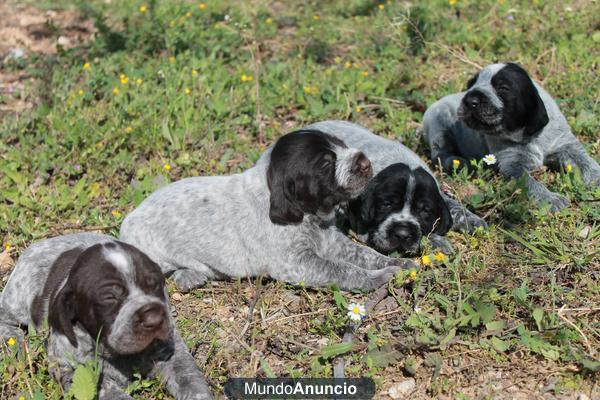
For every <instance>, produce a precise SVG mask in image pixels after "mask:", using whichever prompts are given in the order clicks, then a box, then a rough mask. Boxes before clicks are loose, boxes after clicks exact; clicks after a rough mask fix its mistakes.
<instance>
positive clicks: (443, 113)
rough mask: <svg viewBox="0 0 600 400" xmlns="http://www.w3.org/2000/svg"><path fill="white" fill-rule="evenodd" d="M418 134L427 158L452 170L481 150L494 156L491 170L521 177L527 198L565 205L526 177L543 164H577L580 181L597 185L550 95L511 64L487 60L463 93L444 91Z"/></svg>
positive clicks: (597, 174) (593, 166)
mask: <svg viewBox="0 0 600 400" xmlns="http://www.w3.org/2000/svg"><path fill="white" fill-rule="evenodd" d="M423 123H424V127H423V137H424V140H425V142H426V143H427V145H428V146H429V148H430V150H431V159H432V161H433V162H434V163H435V164H437V163H438V162H439V163H441V164H442V166H443V167H444V169H445V170H447V171H451V170H452V168H453V166H452V160H454V159H457V160H459V161H460V162H461V164H462V165H467V166H468V164H469V162H468V160H471V159H481V158H482V157H483V156H485V155H486V154H490V153H491V154H494V155H495V156H496V158H497V163H496V165H495V168H496V169H497V170H498V171H499V172H500V173H501V174H502V175H503V176H505V177H506V178H514V179H518V178H521V177H524V179H525V184H526V187H527V189H528V193H529V197H530V198H531V199H532V200H534V201H535V202H537V203H549V204H550V207H551V210H559V209H561V208H563V207H566V206H567V205H568V204H569V201H568V199H567V198H566V197H564V196H562V195H560V194H557V193H553V192H551V191H549V190H548V188H546V187H545V186H544V185H543V184H542V183H540V182H538V181H536V180H535V179H534V178H533V177H531V175H530V171H533V170H536V169H539V168H540V167H542V166H543V165H547V166H549V167H552V168H554V169H560V168H564V167H565V166H566V165H567V164H570V165H572V166H573V167H577V168H579V170H580V171H581V175H582V177H583V180H584V181H585V182H586V183H588V184H590V185H594V186H598V185H599V184H600V167H599V166H598V163H597V162H596V161H595V160H594V159H593V158H592V157H590V156H589V155H588V154H587V153H586V152H585V149H584V147H583V145H582V144H581V143H580V142H579V141H578V140H577V138H576V137H575V136H574V135H573V133H572V132H571V129H570V127H569V125H568V124H567V120H566V119H565V117H564V115H563V114H562V113H561V111H560V109H559V108H558V105H557V104H556V102H555V101H554V99H552V97H551V96H550V95H549V94H548V93H547V92H546V91H545V90H544V89H543V88H542V87H541V86H540V85H539V84H538V83H536V82H534V81H533V80H531V78H530V77H529V76H528V75H527V72H526V71H525V70H523V69H522V68H521V67H520V66H518V65H516V64H512V63H506V64H492V65H489V66H487V67H485V68H483V69H482V70H481V71H479V73H478V74H476V75H475V76H474V77H473V78H472V79H471V80H470V81H469V83H468V85H467V90H466V91H465V92H460V93H455V94H451V95H448V96H446V97H444V98H442V99H441V100H438V101H437V102H435V103H434V104H433V105H431V107H429V108H428V109H427V111H426V112H425V116H424V119H423Z"/></svg>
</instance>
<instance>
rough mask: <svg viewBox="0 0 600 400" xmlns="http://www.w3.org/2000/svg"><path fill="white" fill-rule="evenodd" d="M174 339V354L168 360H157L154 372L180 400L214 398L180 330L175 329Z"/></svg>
mask: <svg viewBox="0 0 600 400" xmlns="http://www.w3.org/2000/svg"><path fill="white" fill-rule="evenodd" d="M173 341H174V344H175V351H174V353H173V355H172V356H171V357H170V358H169V359H168V360H166V361H159V362H157V363H156V364H155V367H154V371H153V374H154V375H158V376H159V377H160V379H161V381H162V382H163V383H164V384H165V386H166V387H167V390H168V391H169V393H171V394H172V395H173V397H175V398H176V399H178V400H208V399H212V395H211V394H210V391H209V390H208V385H207V384H206V381H205V380H204V377H203V376H202V374H201V373H200V370H199V369H198V367H197V366H196V362H195V361H194V357H192V355H191V354H190V353H189V351H188V348H187V346H186V345H185V343H184V342H183V339H182V338H181V336H180V335H179V332H177V331H175V333H174V337H173Z"/></svg>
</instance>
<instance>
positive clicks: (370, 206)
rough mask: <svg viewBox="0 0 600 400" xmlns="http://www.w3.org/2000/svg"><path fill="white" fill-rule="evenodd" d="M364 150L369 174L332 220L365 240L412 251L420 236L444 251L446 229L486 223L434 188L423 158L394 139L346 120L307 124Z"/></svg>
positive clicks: (385, 248) (377, 246)
mask: <svg viewBox="0 0 600 400" xmlns="http://www.w3.org/2000/svg"><path fill="white" fill-rule="evenodd" d="M308 129H319V130H322V131H324V132H327V133H328V134H330V135H332V136H335V137H337V138H339V139H340V140H343V141H344V142H345V143H347V144H348V145H349V146H353V147H356V148H358V149H359V150H361V151H362V152H364V153H365V155H366V156H367V157H369V159H370V160H371V163H372V165H373V172H374V173H375V176H374V177H373V179H371V181H370V182H369V185H368V186H367V187H366V188H365V190H364V191H363V192H362V193H361V194H360V196H358V197H357V198H355V199H353V200H351V201H350V202H348V204H347V205H344V206H343V207H341V208H340V213H339V216H338V217H339V218H338V222H339V224H340V227H341V228H342V229H344V230H347V229H352V230H353V231H354V232H355V233H357V234H358V236H359V238H360V239H361V240H363V241H364V242H365V243H367V244H369V245H370V246H372V247H374V248H375V249H377V250H378V251H380V252H382V253H385V254H388V253H391V252H393V251H400V252H403V253H416V252H418V251H419V245H420V242H421V238H422V237H427V238H428V239H429V241H430V242H431V244H432V245H433V246H434V247H438V248H440V249H442V250H443V251H444V252H446V253H450V252H451V251H452V246H451V245H450V243H449V242H448V241H447V240H446V239H445V238H444V237H443V236H444V235H445V234H446V233H447V232H448V230H450V229H451V228H452V229H455V230H465V231H473V230H474V229H475V228H477V227H479V226H481V227H483V228H487V224H486V223H485V221H484V220H483V219H481V218H479V217H478V216H477V215H475V214H473V213H472V212H471V211H469V210H467V209H466V208H465V207H463V206H462V205H461V204H460V203H458V202H457V201H456V200H454V199H452V198H450V197H448V196H447V195H445V194H444V193H443V192H442V191H440V189H439V187H438V184H437V181H436V179H435V177H434V176H433V174H432V172H431V171H430V170H429V168H428V166H427V164H426V163H425V162H424V161H423V160H421V159H420V158H419V156H418V155H416V154H415V153H414V152H413V151H411V150H410V149H409V148H407V147H406V146H404V145H403V144H402V143H400V142H399V141H394V140H389V139H386V138H383V137H381V136H377V135H375V134H374V133H373V132H371V131H369V130H368V129H366V128H364V127H362V126H360V125H357V124H354V123H351V122H347V121H323V122H317V123H315V124H312V125H309V126H308Z"/></svg>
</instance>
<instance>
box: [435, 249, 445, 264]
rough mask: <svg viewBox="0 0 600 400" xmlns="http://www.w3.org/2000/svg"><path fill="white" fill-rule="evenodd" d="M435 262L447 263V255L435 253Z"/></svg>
mask: <svg viewBox="0 0 600 400" xmlns="http://www.w3.org/2000/svg"><path fill="white" fill-rule="evenodd" d="M434 257H435V260H436V261H439V262H444V261H446V255H445V254H444V253H442V252H441V251H438V252H437V253H435V256H434Z"/></svg>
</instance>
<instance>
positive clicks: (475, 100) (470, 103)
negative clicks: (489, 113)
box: [463, 92, 481, 108]
mask: <svg viewBox="0 0 600 400" xmlns="http://www.w3.org/2000/svg"><path fill="white" fill-rule="evenodd" d="M463 101H464V103H465V104H466V105H467V107H469V108H477V107H478V106H479V104H481V99H480V98H479V96H478V95H477V94H476V93H474V92H469V93H467V95H466V96H465V98H464V99H463Z"/></svg>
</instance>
